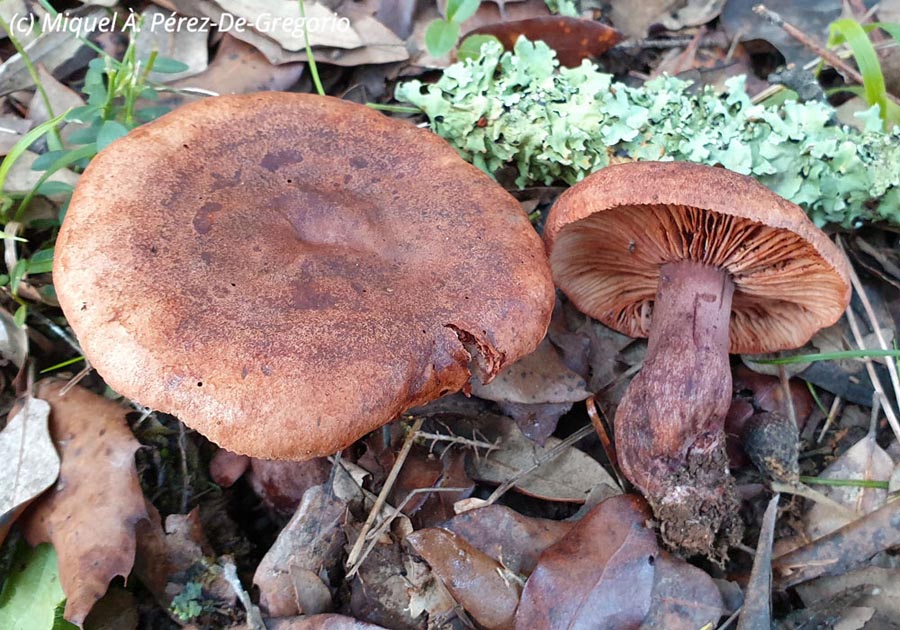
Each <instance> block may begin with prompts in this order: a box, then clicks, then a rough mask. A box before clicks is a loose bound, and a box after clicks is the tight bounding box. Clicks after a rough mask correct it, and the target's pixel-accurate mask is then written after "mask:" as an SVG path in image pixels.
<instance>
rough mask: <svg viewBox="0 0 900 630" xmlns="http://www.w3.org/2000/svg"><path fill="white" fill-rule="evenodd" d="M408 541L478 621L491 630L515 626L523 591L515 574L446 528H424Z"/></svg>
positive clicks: (454, 596) (411, 535) (409, 537)
mask: <svg viewBox="0 0 900 630" xmlns="http://www.w3.org/2000/svg"><path fill="white" fill-rule="evenodd" d="M406 541H407V542H408V543H409V544H410V545H412V548H413V549H415V551H416V553H417V554H419V555H420V556H422V557H423V558H424V559H425V561H426V562H428V564H429V565H431V570H432V571H433V572H434V574H435V575H437V576H438V577H439V578H440V579H441V581H442V582H443V583H444V586H445V587H446V588H447V590H448V591H450V594H451V595H453V598H454V599H455V600H456V601H457V602H459V604H460V605H461V606H462V607H463V608H465V609H466V612H468V613H469V614H470V615H471V616H472V618H473V619H474V620H475V621H477V622H478V623H479V625H481V626H484V627H485V628H487V629H488V630H504V629H506V628H511V627H512V623H513V617H514V615H515V613H516V606H517V605H518V603H519V595H520V593H521V591H522V587H521V585H520V583H519V581H518V580H517V579H516V576H515V574H513V573H512V572H511V571H509V570H507V569H505V568H504V567H503V565H501V564H500V563H499V562H497V561H496V560H494V559H493V558H490V557H489V556H487V555H486V554H484V553H482V552H481V551H479V550H478V549H476V548H475V547H473V546H472V545H470V544H469V542H468V541H466V539H464V538H462V537H461V536H457V535H456V534H454V533H453V532H451V531H449V530H446V529H440V528H436V527H434V528H429V529H421V530H419V531H417V532H414V533H412V534H410V535H409V536H407V537H406Z"/></svg>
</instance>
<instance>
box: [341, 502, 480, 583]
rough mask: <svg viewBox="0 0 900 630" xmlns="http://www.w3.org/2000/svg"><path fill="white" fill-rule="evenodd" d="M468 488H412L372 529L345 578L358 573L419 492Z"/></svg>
mask: <svg viewBox="0 0 900 630" xmlns="http://www.w3.org/2000/svg"><path fill="white" fill-rule="evenodd" d="M466 490H468V488H416V489H415V490H411V491H410V492H409V494H407V495H406V496H405V497H404V498H403V500H402V501H401V502H400V504H399V505H397V507H395V508H394V509H393V510H391V513H390V514H388V515H387V517H385V519H384V520H383V521H381V523H379V524H378V527H376V528H375V529H373V530H371V532H370V535H368V536H366V538H370V539H371V540H370V541H369V544H368V545H366V548H365V549H364V550H363V552H362V553H361V554H360V555H359V560H358V561H357V563H356V566H354V567H353V570H352V571H348V572H347V575H346V576H345V579H348V580H349V579H350V578H352V577H353V576H354V575H356V573H357V571H359V568H360V567H361V566H362V563H363V562H365V560H366V557H367V556H368V555H369V554H370V553H372V549H374V548H375V545H376V544H378V539H379V538H380V537H381V534H382V533H383V532H384V531H385V530H386V529H387V528H388V527H389V526H390V524H391V523H393V522H394V519H395V518H397V517H398V516H399V515H400V512H402V511H403V508H404V507H406V504H407V503H409V501H410V499H412V498H413V497H414V496H416V495H417V494H423V493H425V492H464V491H466Z"/></svg>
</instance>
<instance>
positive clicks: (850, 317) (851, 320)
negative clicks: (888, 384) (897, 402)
mask: <svg viewBox="0 0 900 630" xmlns="http://www.w3.org/2000/svg"><path fill="white" fill-rule="evenodd" d="M845 314H846V315H847V323H848V324H850V331H851V332H852V333H853V340H854V341H855V342H856V345H857V346H859V349H860V350H865V349H866V344H865V341H864V340H863V336H862V333H861V332H860V331H859V323H858V322H857V321H856V315H854V314H853V307H852V306H850V305H848V306H847V310H846V311H845ZM863 361H864V362H865V364H866V371H867V372H868V374H869V379H870V380H871V381H872V387H873V388H874V389H875V393H876V394H877V395H878V397H879V399H880V400H881V407H882V408H883V409H884V415H885V416H886V417H887V419H888V423H889V424H890V425H891V429H893V431H894V435H895V436H896V437H897V439H898V440H900V421H898V420H897V415H896V414H895V413H894V408H893V407H892V406H891V402H890V401H889V400H888V397H887V394H886V393H885V392H884V387H882V385H881V381H880V380H879V378H878V374H877V373H876V372H875V367H874V365H873V364H872V359H871V358H870V357H865V358H864V359H863Z"/></svg>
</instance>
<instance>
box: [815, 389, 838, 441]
mask: <svg viewBox="0 0 900 630" xmlns="http://www.w3.org/2000/svg"><path fill="white" fill-rule="evenodd" d="M840 408H841V397H840V396H835V397H834V400H833V401H832V403H831V409H829V410H828V417H827V418H825V426H823V427H822V431H821V433H819V439H818V440H816V443H817V444H821V443H822V440H824V439H825V434H826V433H827V432H828V429H830V428H831V425H832V424H834V420H835V418H837V414H838V410H839V409H840Z"/></svg>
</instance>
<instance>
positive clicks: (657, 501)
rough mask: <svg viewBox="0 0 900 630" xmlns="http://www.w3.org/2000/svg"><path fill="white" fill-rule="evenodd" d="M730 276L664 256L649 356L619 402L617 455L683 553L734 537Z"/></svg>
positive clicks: (710, 551)
mask: <svg viewBox="0 0 900 630" xmlns="http://www.w3.org/2000/svg"><path fill="white" fill-rule="evenodd" d="M733 294H734V283H733V282H732V280H731V278H730V277H729V275H728V274H727V273H726V272H725V271H723V270H721V269H719V268H716V267H713V266H709V265H704V264H700V263H696V262H692V261H680V262H673V263H668V264H666V265H663V266H662V267H661V269H660V279H659V286H658V289H657V293H656V300H655V303H654V306H653V314H652V320H651V324H650V334H649V342H648V347H647V356H646V359H645V360H644V366H643V369H642V370H641V372H640V374H638V376H636V377H635V378H634V380H633V381H632V382H631V385H630V386H629V388H628V391H627V392H626V393H625V396H624V397H623V399H622V402H621V404H620V405H619V408H618V411H617V412H616V418H615V431H616V443H617V449H618V452H619V464H620V466H621V468H622V471H623V472H624V473H625V476H626V477H628V479H629V480H630V481H631V482H632V483H633V484H634V485H635V486H636V487H637V488H638V489H640V490H641V492H643V494H644V495H645V496H646V497H647V499H648V501H649V502H650V504H651V505H652V506H653V510H654V512H655V514H656V516H657V518H658V519H659V520H660V522H661V523H662V524H663V528H662V534H663V538H664V540H666V542H667V543H669V544H670V545H671V546H673V547H674V548H676V549H678V550H680V551H681V552H683V553H686V554H696V553H699V554H704V555H706V556H709V557H710V558H714V559H716V558H718V559H721V558H723V557H724V554H725V551H726V550H727V548H728V546H730V545H731V544H734V543H736V542H738V541H739V539H740V530H741V523H740V520H739V518H738V501H737V498H736V496H735V493H734V482H733V480H732V478H731V477H730V475H729V474H728V459H727V456H726V454H725V432H724V421H725V415H726V413H727V412H728V407H729V405H730V402H731V368H730V365H729V359H728V347H729V322H730V317H731V299H732V296H733Z"/></svg>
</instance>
